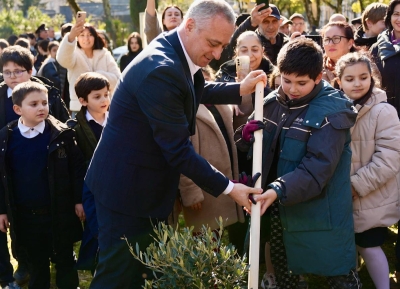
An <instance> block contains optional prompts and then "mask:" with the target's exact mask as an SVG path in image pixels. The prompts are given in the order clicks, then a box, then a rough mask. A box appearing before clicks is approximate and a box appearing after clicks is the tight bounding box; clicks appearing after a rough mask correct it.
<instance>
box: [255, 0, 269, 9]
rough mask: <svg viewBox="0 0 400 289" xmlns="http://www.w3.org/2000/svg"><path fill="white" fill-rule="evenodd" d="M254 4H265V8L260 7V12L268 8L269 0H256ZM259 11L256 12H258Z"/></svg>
mask: <svg viewBox="0 0 400 289" xmlns="http://www.w3.org/2000/svg"><path fill="white" fill-rule="evenodd" d="M256 3H257V5H260V4H262V3H264V4H265V6H263V7H261V8H260V10H264V9H267V8H268V7H269V0H257V1H256ZM260 10H258V11H260Z"/></svg>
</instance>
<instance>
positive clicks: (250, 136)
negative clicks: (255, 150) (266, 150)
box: [242, 119, 265, 142]
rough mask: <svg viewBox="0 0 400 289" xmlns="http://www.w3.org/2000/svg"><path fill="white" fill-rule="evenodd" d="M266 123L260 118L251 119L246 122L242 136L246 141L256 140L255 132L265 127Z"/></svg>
mask: <svg viewBox="0 0 400 289" xmlns="http://www.w3.org/2000/svg"><path fill="white" fill-rule="evenodd" d="M264 127H265V124H264V123H263V122H262V121H259V120H254V119H253V120H250V121H249V122H248V123H246V124H245V125H244V127H243V130H242V138H243V139H244V140H245V141H246V142H254V132H255V131H256V130H259V129H264Z"/></svg>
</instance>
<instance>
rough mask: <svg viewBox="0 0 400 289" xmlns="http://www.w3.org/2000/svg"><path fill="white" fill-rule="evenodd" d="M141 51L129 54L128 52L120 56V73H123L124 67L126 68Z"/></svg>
mask: <svg viewBox="0 0 400 289" xmlns="http://www.w3.org/2000/svg"><path fill="white" fill-rule="evenodd" d="M141 51H142V49H141V50H139V51H138V52H131V51H129V52H128V53H127V54H125V55H122V56H121V60H120V63H119V69H120V70H121V72H123V71H124V69H125V67H127V66H128V64H129V63H131V61H132V60H133V59H134V58H135V57H136V56H137V55H138V54H139V53H140V52H141Z"/></svg>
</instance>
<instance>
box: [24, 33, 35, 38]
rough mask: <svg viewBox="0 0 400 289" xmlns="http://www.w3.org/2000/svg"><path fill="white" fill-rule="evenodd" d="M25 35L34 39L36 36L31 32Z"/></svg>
mask: <svg viewBox="0 0 400 289" xmlns="http://www.w3.org/2000/svg"><path fill="white" fill-rule="evenodd" d="M26 35H28V38H29V39H36V36H35V34H33V33H27V34H26Z"/></svg>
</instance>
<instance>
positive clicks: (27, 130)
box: [18, 118, 46, 138]
mask: <svg viewBox="0 0 400 289" xmlns="http://www.w3.org/2000/svg"><path fill="white" fill-rule="evenodd" d="M45 127H46V124H45V122H44V120H43V121H41V122H40V123H39V124H38V125H36V126H34V127H29V126H26V125H24V124H23V123H22V119H21V118H19V120H18V128H19V131H20V132H21V134H22V136H23V137H26V138H34V137H35V136H37V135H38V134H39V133H43V131H44V128H45Z"/></svg>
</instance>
